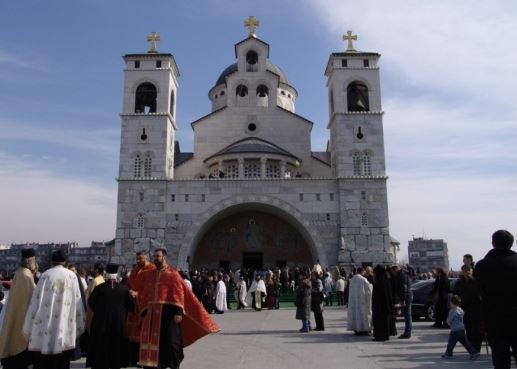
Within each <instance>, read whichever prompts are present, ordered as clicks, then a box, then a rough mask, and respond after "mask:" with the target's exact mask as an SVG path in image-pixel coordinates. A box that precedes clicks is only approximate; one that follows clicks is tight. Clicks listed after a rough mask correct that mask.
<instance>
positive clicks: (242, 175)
mask: <svg viewBox="0 0 517 369" xmlns="http://www.w3.org/2000/svg"><path fill="white" fill-rule="evenodd" d="M237 161H238V162H239V178H244V159H243V158H239V159H237Z"/></svg>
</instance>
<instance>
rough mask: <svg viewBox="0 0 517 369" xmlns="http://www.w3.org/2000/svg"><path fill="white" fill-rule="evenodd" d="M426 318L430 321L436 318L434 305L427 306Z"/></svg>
mask: <svg viewBox="0 0 517 369" xmlns="http://www.w3.org/2000/svg"><path fill="white" fill-rule="evenodd" d="M425 320H428V321H433V320H434V305H428V306H427V307H426V308H425Z"/></svg>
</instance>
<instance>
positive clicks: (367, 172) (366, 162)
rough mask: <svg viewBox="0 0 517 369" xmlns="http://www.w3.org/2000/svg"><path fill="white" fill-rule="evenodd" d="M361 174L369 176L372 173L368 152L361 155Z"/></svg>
mask: <svg viewBox="0 0 517 369" xmlns="http://www.w3.org/2000/svg"><path fill="white" fill-rule="evenodd" d="M363 175H365V176H371V175H372V160H371V157H370V154H369V153H367V152H365V153H364V155H363Z"/></svg>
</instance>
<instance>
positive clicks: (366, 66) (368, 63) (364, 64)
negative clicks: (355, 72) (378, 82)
mask: <svg viewBox="0 0 517 369" xmlns="http://www.w3.org/2000/svg"><path fill="white" fill-rule="evenodd" d="M363 66H364V67H365V68H368V67H369V66H370V61H369V60H368V59H364V60H363Z"/></svg>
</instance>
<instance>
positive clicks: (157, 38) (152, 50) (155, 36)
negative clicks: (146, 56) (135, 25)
mask: <svg viewBox="0 0 517 369" xmlns="http://www.w3.org/2000/svg"><path fill="white" fill-rule="evenodd" d="M158 41H160V36H159V35H158V34H157V33H156V32H151V34H150V35H149V36H147V42H150V43H151V44H150V45H149V51H148V53H157V52H158V49H156V42H158Z"/></svg>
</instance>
